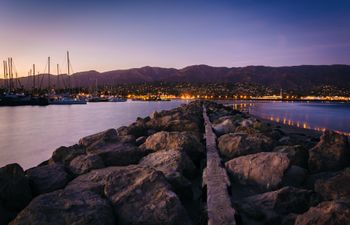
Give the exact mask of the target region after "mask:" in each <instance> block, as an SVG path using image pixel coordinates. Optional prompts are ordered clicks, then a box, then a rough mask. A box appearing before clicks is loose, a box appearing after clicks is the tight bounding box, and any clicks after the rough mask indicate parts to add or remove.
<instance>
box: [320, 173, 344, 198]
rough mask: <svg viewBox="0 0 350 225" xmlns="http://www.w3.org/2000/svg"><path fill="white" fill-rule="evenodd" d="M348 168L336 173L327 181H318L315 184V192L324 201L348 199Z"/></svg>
mask: <svg viewBox="0 0 350 225" xmlns="http://www.w3.org/2000/svg"><path fill="white" fill-rule="evenodd" d="M349 184H350V168H347V169H345V170H343V171H341V172H338V173H337V174H336V175H335V176H333V177H331V178H329V179H319V180H317V181H316V183H315V191H316V192H318V193H319V194H320V195H322V197H323V198H324V199H325V200H337V199H342V198H349V199H350V186H349Z"/></svg>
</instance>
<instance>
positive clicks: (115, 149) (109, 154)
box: [87, 142, 149, 166]
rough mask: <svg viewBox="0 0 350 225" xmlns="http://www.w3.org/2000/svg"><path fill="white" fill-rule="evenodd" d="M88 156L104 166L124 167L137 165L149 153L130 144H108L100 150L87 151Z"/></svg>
mask: <svg viewBox="0 0 350 225" xmlns="http://www.w3.org/2000/svg"><path fill="white" fill-rule="evenodd" d="M87 153H88V155H95V156H98V157H100V158H101V159H102V160H103V163H104V165H105V166H126V165H130V164H137V163H138V162H139V161H140V159H141V158H142V157H144V156H145V155H147V154H148V153H149V151H147V150H145V149H140V148H137V147H136V146H134V145H131V144H124V143H118V142H117V143H109V144H106V145H103V146H102V147H100V148H96V149H95V148H93V149H87Z"/></svg>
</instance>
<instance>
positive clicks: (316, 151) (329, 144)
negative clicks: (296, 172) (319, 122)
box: [309, 130, 350, 173]
mask: <svg viewBox="0 0 350 225" xmlns="http://www.w3.org/2000/svg"><path fill="white" fill-rule="evenodd" d="M347 166H350V147H349V143H348V139H347V137H346V136H344V135H341V134H338V133H336V132H334V131H329V130H326V131H325V132H324V133H323V135H322V136H321V140H320V142H319V143H318V144H317V145H316V146H315V147H313V148H312V149H310V150H309V169H310V171H312V172H315V173H316V172H322V171H337V170H341V169H343V168H345V167H347Z"/></svg>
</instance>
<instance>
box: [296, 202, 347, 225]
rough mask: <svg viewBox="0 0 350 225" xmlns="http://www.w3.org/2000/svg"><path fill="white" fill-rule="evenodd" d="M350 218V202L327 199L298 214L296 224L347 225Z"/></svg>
mask: <svg viewBox="0 0 350 225" xmlns="http://www.w3.org/2000/svg"><path fill="white" fill-rule="evenodd" d="M349 218H350V204H349V202H345V201H327V202H322V203H320V204H319V205H317V206H315V207H311V208H310V209H309V210H308V211H307V212H306V213H304V214H302V215H299V216H297V218H296V220H295V225H345V224H350V220H349Z"/></svg>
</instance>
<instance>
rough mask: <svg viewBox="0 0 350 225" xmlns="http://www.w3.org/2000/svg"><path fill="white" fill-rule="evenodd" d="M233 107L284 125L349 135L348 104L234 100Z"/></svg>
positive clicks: (349, 111) (349, 106) (349, 110)
mask: <svg viewBox="0 0 350 225" xmlns="http://www.w3.org/2000/svg"><path fill="white" fill-rule="evenodd" d="M233 108H234V109H236V110H240V111H243V112H247V113H250V114H252V115H256V116H259V117H261V118H264V119H268V120H270V121H274V122H277V123H281V124H284V125H289V126H294V127H299V128H304V129H313V130H316V131H324V130H325V129H332V130H335V131H336V132H338V133H341V134H344V135H346V136H350V119H349V117H348V115H350V105H349V104H339V103H336V104H334V103H332V104H329V103H328V104H327V103H300V102H280V101H273V102H235V103H234V104H233Z"/></svg>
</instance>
